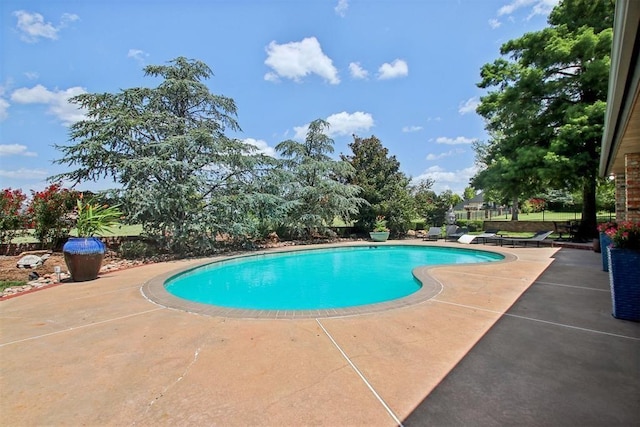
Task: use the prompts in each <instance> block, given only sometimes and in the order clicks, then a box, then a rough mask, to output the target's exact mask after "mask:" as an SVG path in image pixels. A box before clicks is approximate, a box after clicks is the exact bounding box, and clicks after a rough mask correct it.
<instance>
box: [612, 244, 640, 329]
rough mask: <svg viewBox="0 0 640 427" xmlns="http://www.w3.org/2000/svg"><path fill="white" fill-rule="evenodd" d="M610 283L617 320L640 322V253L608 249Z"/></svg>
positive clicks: (614, 313)
mask: <svg viewBox="0 0 640 427" xmlns="http://www.w3.org/2000/svg"><path fill="white" fill-rule="evenodd" d="M607 252H609V283H610V285H611V299H612V303H613V313H612V314H613V317H615V318H616V319H624V320H633V321H636V322H638V321H640V251H639V250H633V249H622V248H607Z"/></svg>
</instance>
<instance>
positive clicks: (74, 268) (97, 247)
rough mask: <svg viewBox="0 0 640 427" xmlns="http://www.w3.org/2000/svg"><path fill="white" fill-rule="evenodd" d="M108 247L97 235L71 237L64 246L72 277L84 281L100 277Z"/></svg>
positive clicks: (76, 280)
mask: <svg viewBox="0 0 640 427" xmlns="http://www.w3.org/2000/svg"><path fill="white" fill-rule="evenodd" d="M105 250H106V247H105V245H104V243H102V241H101V240H100V239H98V238H97V237H71V238H69V240H67V243H65V244H64V246H63V247H62V252H63V253H64V262H65V263H66V264H67V268H68V269H69V273H70V274H71V279H73V281H74V282H84V281H87V280H93V279H95V278H96V277H98V273H100V267H101V266H102V259H103V258H104V253H105Z"/></svg>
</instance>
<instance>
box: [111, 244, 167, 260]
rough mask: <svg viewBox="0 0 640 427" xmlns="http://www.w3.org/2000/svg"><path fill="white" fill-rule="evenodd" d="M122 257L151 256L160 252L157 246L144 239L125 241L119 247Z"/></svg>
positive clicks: (137, 257) (139, 257)
mask: <svg viewBox="0 0 640 427" xmlns="http://www.w3.org/2000/svg"><path fill="white" fill-rule="evenodd" d="M118 253H119V254H120V257H122V258H124V259H142V258H151V257H153V256H154V255H157V254H158V250H157V249H156V247H155V246H154V245H152V244H150V243H147V242H144V241H142V240H132V241H127V242H123V243H122V244H121V245H120V248H118Z"/></svg>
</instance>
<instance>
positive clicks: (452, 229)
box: [444, 225, 469, 241]
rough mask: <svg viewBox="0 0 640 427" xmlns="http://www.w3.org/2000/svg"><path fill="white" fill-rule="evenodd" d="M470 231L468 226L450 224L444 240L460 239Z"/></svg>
mask: <svg viewBox="0 0 640 427" xmlns="http://www.w3.org/2000/svg"><path fill="white" fill-rule="evenodd" d="M467 233H469V229H468V228H467V227H458V226H457V225H450V226H448V227H447V234H446V235H445V236H444V240H445V241H447V240H458V239H459V238H460V237H462V236H464V235H465V234H467Z"/></svg>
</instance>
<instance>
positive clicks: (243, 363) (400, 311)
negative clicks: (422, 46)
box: [0, 241, 640, 426]
mask: <svg viewBox="0 0 640 427" xmlns="http://www.w3.org/2000/svg"><path fill="white" fill-rule="evenodd" d="M409 243H412V244H416V243H417V244H423V245H430V246H432V245H443V246H444V245H447V246H459V244H457V243H442V242H438V243H433V242H413V241H410V242H409ZM475 248H478V249H483V248H484V249H487V250H494V251H498V252H502V253H505V254H512V255H513V256H515V257H516V259H515V260H514V261H510V262H503V263H494V264H483V265H470V266H469V265H467V266H450V267H435V268H433V269H431V270H429V274H430V275H431V276H432V277H433V279H435V280H436V282H438V283H440V284H441V285H442V291H441V292H440V293H439V294H437V295H436V296H435V297H433V298H431V299H428V300H426V301H423V302H419V303H416V304H413V305H409V306H406V307H402V308H395V309H391V310H388V311H383V312H376V313H369V314H360V315H355V316H348V317H337V318H326V317H325V318H305V319H242V318H230V317H216V316H205V315H197V314H193V313H188V312H184V311H179V310H174V309H168V308H164V307H162V306H158V305H156V304H154V303H152V302H150V301H148V300H147V299H146V298H144V296H143V295H142V294H141V291H140V290H141V287H142V286H143V284H145V283H146V282H147V281H149V280H150V279H152V278H154V277H156V276H158V275H161V274H164V273H167V272H170V271H172V270H175V269H177V268H182V267H185V266H188V265H195V264H197V263H199V262H202V260H191V261H180V262H171V263H161V264H154V265H148V266H143V267H138V268H133V269H129V270H124V271H120V272H114V273H109V274H107V275H104V276H101V277H100V278H99V279H98V280H96V281H93V282H85V283H78V284H74V283H69V284H64V285H61V286H57V287H53V288H50V289H46V290H43V291H39V292H34V293H32V294H28V295H22V296H20V297H17V298H14V299H10V300H7V301H3V302H0V316H1V326H2V328H1V331H0V362H1V364H0V411H1V413H2V419H3V424H5V425H42V424H47V425H60V424H71V425H80V424H85V425H123V424H128V425H132V424H135V425H242V426H244V425H368V426H370V425H376V426H392V425H397V424H399V423H404V424H406V425H471V424H473V425H509V424H518V425H544V424H546V425H549V424H554V425H576V424H584V425H594V424H595V425H600V424H606V425H629V424H637V422H638V420H640V407H639V405H638V401H640V386H639V385H638V378H640V363H639V362H638V361H639V360H640V324H637V323H632V322H625V321H620V320H616V319H613V318H612V317H611V315H610V311H611V307H610V296H609V291H608V277H607V274H606V273H605V272H603V271H601V269H600V256H599V254H595V253H593V252H591V251H587V250H578V249H560V248H547V247H542V248H535V247H528V248H495V247H492V246H484V245H477V246H476V245H474V249H475Z"/></svg>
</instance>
